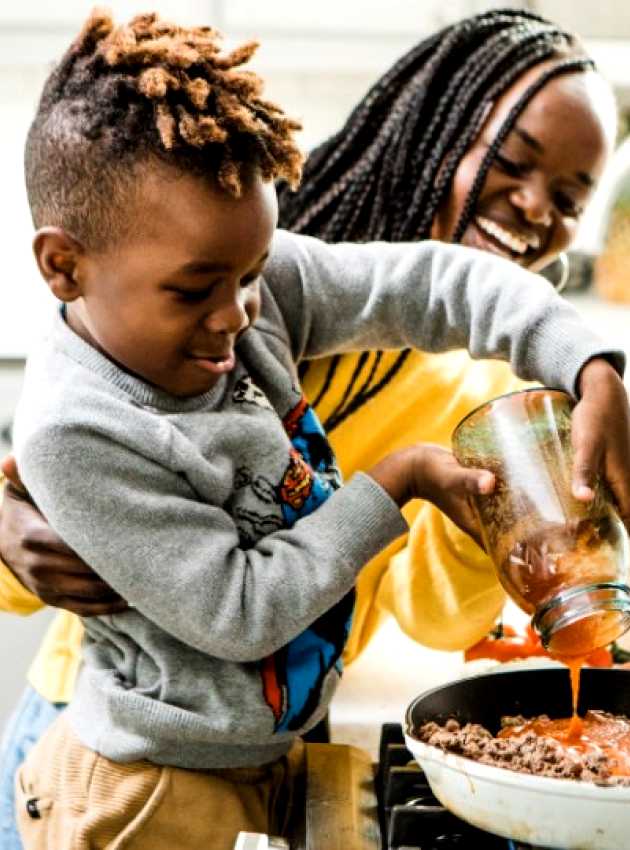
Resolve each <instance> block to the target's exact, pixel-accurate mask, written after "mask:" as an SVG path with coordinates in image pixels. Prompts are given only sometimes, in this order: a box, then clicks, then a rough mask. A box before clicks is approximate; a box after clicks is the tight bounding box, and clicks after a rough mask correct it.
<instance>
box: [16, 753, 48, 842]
mask: <svg viewBox="0 0 630 850" xmlns="http://www.w3.org/2000/svg"><path fill="white" fill-rule="evenodd" d="M53 806H54V799H53V795H52V794H51V793H50V792H47V791H44V790H43V789H41V788H39V787H38V785H37V783H36V782H34V781H33V780H32V779H30V778H29V777H28V770H27V768H26V765H25V764H22V765H20V767H19V768H18V770H17V772H16V774H15V811H16V823H17V827H18V832H19V833H20V838H21V840H22V844H23V845H24V850H50V847H52V845H49V841H48V839H49V829H50V820H51V814H52V809H53Z"/></svg>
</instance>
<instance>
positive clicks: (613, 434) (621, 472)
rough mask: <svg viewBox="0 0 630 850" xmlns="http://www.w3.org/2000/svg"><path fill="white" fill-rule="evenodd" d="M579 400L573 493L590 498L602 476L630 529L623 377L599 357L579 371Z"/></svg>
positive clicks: (629, 426)
mask: <svg viewBox="0 0 630 850" xmlns="http://www.w3.org/2000/svg"><path fill="white" fill-rule="evenodd" d="M578 388H579V391H580V401H579V402H578V404H577V405H576V407H575V409H574V411H573V417H572V431H571V436H572V442H573V449H574V452H575V455H574V464H573V495H574V496H575V497H576V499H580V500H581V501H585V502H588V501H590V500H591V499H592V498H593V496H594V490H593V487H594V485H595V482H596V480H597V479H598V478H600V477H601V478H604V479H605V481H606V483H607V484H608V486H609V488H610V490H611V491H612V494H613V496H614V499H615V502H616V503H617V510H618V511H619V515H620V516H621V519H622V520H623V522H624V525H625V526H626V528H627V529H628V531H630V408H629V407H628V394H627V392H626V389H625V387H624V385H623V382H622V380H621V378H620V377H619V375H618V373H617V372H616V371H615V369H613V367H612V366H611V365H610V364H609V363H608V361H606V360H603V359H601V358H595V359H594V360H591V361H589V362H588V363H587V364H586V366H584V368H583V369H582V371H581V372H580V377H579V387H578Z"/></svg>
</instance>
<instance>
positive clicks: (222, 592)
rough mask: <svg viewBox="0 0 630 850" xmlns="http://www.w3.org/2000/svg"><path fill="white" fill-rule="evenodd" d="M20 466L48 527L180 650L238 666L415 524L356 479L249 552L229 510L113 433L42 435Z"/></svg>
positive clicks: (22, 453)
mask: <svg viewBox="0 0 630 850" xmlns="http://www.w3.org/2000/svg"><path fill="white" fill-rule="evenodd" d="M51 447H54V451H51ZM18 461H19V467H20V473H21V476H22V480H23V481H24V484H25V485H26V486H27V488H28V490H29V492H30V493H31V495H32V496H33V498H34V500H35V502H36V503H37V505H38V507H39V508H40V509H41V510H42V512H43V513H44V515H45V516H46V517H47V518H48V519H49V521H50V523H51V525H52V527H53V528H54V529H55V530H56V531H57V532H58V533H59V534H60V535H61V537H62V538H63V539H64V540H65V541H66V542H67V544H68V545H69V546H70V547H71V548H72V549H73V550H74V551H75V552H76V553H77V554H78V555H79V556H80V557H81V558H82V559H83V560H84V561H85V562H86V563H88V564H89V565H90V566H91V567H92V568H93V569H95V570H96V572H98V573H99V575H101V577H102V578H103V579H105V581H107V582H108V584H110V585H111V587H112V588H113V589H114V590H115V591H117V592H118V593H119V594H120V595H121V596H122V597H123V598H124V599H126V600H127V601H128V602H129V603H130V605H133V606H135V607H136V608H137V609H138V610H139V611H140V612H141V613H142V614H143V615H144V616H146V617H147V618H148V619H150V620H152V621H153V622H155V623H157V624H158V625H159V626H160V627H161V628H163V629H164V630H165V631H166V632H168V633H170V634H171V635H173V636H174V637H176V638H178V639H179V640H181V641H183V642H184V643H186V644H188V645H190V646H193V647H195V648H197V649H199V650H200V651H202V652H207V653H208V654H210V655H213V656H216V657H219V658H225V659H231V660H236V661H253V660H258V659H260V658H263V657H265V656H267V655H269V654H271V653H272V652H274V651H275V650H276V649H278V648H279V647H281V646H283V645H285V644H286V643H287V642H289V641H290V640H291V639H292V638H294V637H295V636H296V635H298V634H300V633H301V632H302V631H303V630H304V629H305V628H306V627H307V626H308V625H310V624H311V623H312V622H313V621H314V620H315V619H317V618H318V617H319V616H320V615H321V614H323V613H324V612H325V611H327V610H329V609H330V608H331V607H332V606H333V605H334V604H335V603H336V602H338V601H339V600H340V599H341V598H342V597H343V596H344V595H345V594H346V593H347V592H348V591H349V590H350V589H351V588H352V587H353V585H354V583H355V580H356V576H357V573H358V572H359V569H360V568H361V566H362V565H363V564H365V563H366V562H367V561H368V560H370V558H372V557H373V556H374V555H375V554H376V553H377V552H378V551H379V550H380V549H381V548H383V547H384V546H385V545H387V543H389V542H390V540H392V539H394V538H395V537H397V536H399V535H400V534H402V533H404V531H406V529H407V526H406V523H405V522H404V520H403V518H402V515H401V513H400V511H399V509H398V507H397V505H396V503H395V502H394V501H393V499H392V498H391V497H390V496H389V495H388V494H387V493H386V492H385V490H384V489H383V488H382V487H381V486H379V484H377V483H376V481H375V480H374V479H373V478H371V477H370V476H368V475H361V474H359V475H357V476H355V478H354V479H353V480H352V481H351V482H350V483H349V484H348V485H347V486H346V487H343V488H342V489H341V490H338V491H337V492H336V493H334V494H333V495H332V496H331V497H330V498H329V499H328V500H327V501H326V502H325V503H324V504H323V505H321V506H320V507H319V508H318V509H317V510H316V511H314V512H313V513H312V514H310V515H309V516H307V517H305V518H303V519H301V520H300V521H298V522H297V523H296V524H295V526H294V527H293V528H291V529H288V530H281V531H277V532H276V533H274V534H270V535H268V536H266V537H264V538H262V539H261V540H260V541H259V542H258V543H257V544H256V545H255V546H253V547H252V548H247V549H245V548H242V547H241V544H240V542H239V536H238V530H237V528H236V526H235V524H234V521H233V520H232V518H231V516H230V515H229V514H228V513H227V512H226V511H225V510H223V509H222V508H221V507H219V506H217V505H212V504H207V503H204V502H201V501H199V500H198V497H197V495H196V494H195V493H194V491H193V490H192V488H191V486H190V484H189V483H188V481H187V480H186V479H185V478H184V476H182V475H181V474H180V473H179V472H178V471H174V470H169V469H167V468H165V467H164V466H162V465H161V464H158V463H156V462H154V461H152V460H151V459H149V458H146V457H142V456H140V455H139V454H138V452H136V451H135V450H133V449H130V448H129V447H128V446H126V445H123V444H121V443H120V442H115V441H114V438H113V437H111V436H110V435H107V436H105V435H103V434H98V433H94V432H93V431H91V430H90V429H89V428H83V427H81V428H78V429H73V428H57V427H51V428H47V429H41V430H40V431H38V434H37V436H36V437H32V438H30V439H28V440H27V441H26V443H25V444H23V445H22V446H20V447H19V454H18ZM95 481H98V487H95V486H94V482H95ZM224 489H225V482H224V481H221V482H220V483H218V484H217V491H218V492H224ZM224 495H225V494H224Z"/></svg>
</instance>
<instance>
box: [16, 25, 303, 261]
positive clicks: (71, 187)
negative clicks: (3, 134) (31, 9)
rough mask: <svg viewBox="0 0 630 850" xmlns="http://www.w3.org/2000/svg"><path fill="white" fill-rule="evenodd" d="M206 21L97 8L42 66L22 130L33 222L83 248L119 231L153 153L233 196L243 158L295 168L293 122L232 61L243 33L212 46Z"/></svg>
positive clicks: (290, 173) (261, 166) (239, 55)
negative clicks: (188, 23) (42, 79)
mask: <svg viewBox="0 0 630 850" xmlns="http://www.w3.org/2000/svg"><path fill="white" fill-rule="evenodd" d="M220 42H221V36H220V34H219V33H218V32H217V31H216V30H214V29H212V28H210V27H195V28H184V27H180V26H177V25H175V24H171V23H167V22H166V21H163V20H161V19H160V18H159V17H158V15H157V14H155V13H148V14H143V15H138V16H136V17H134V18H133V19H132V20H131V21H130V22H129V23H128V24H124V25H121V26H115V25H114V21H113V19H112V16H111V14H110V13H109V12H108V11H106V10H102V9H95V10H94V11H93V12H92V14H91V15H90V17H89V18H88V20H87V21H86V23H85V24H84V26H83V29H82V30H81V32H80V33H79V35H78V37H77V38H76V40H75V41H74V42H73V43H72V45H71V46H70V48H69V49H68V51H67V52H66V54H65V56H64V57H63V58H62V60H61V62H60V63H59V65H58V66H57V67H56V68H55V70H54V71H53V72H52V73H51V75H50V76H49V78H48V80H47V81H46V84H45V86H44V90H43V92H42V96H41V99H40V102H39V106H38V109H37V113H36V115H35V118H34V120H33V123H32V125H31V128H30V131H29V133H28V137H27V141H26V149H25V172H26V187H27V192H28V199H29V204H30V207H31V213H32V216H33V221H34V223H35V226H36V227H41V226H43V225H56V226H59V227H63V228H64V229H65V230H67V231H68V232H69V233H70V234H71V235H72V236H74V237H75V238H76V239H79V240H80V241H81V242H83V243H84V244H85V245H86V246H89V247H91V248H98V247H101V246H103V245H105V244H107V243H109V242H111V241H112V240H115V239H116V238H119V237H120V236H122V235H123V233H125V232H126V229H127V228H128V227H129V226H130V222H129V221H127V220H126V219H125V215H124V211H125V207H126V206H128V204H129V202H130V200H131V199H132V198H133V191H134V186H136V185H137V176H138V167H142V165H146V164H147V163H152V164H157V163H160V162H163V163H165V164H167V165H170V166H173V167H174V168H175V169H176V170H178V171H179V172H182V173H193V174H195V175H199V176H211V177H213V178H214V179H216V181H217V182H218V185H219V186H221V187H222V188H223V189H224V190H225V191H226V192H229V193H230V194H232V195H234V196H237V197H238V196H239V195H240V193H241V190H242V186H243V183H244V181H245V180H246V179H247V176H248V174H250V173H251V170H252V168H257V169H258V170H259V172H260V174H261V175H262V177H263V179H265V180H271V179H277V178H283V179H284V180H286V181H287V182H288V183H289V184H290V185H291V186H294V187H295V186H296V185H297V183H298V182H299V179H300V174H301V167H302V155H301V153H300V151H299V149H298V148H297V146H296V144H295V141H294V139H293V133H294V131H295V130H299V129H300V124H299V123H298V122H296V121H293V120H291V119H290V118H288V117H287V116H286V115H285V114H284V113H283V112H282V110H281V109H280V108H279V107H278V106H276V105H275V104H273V103H270V102H268V101H266V100H263V99H262V98H261V91H262V87H263V83H262V80H261V79H260V78H259V77H258V76H256V75H255V74H254V73H252V72H251V71H243V70H241V69H240V67H239V66H241V65H243V64H244V63H246V62H247V61H248V60H249V59H250V57H251V56H252V54H253V53H254V51H255V50H256V48H257V44H256V42H250V43H247V44H244V45H242V46H241V47H238V48H236V49H235V50H233V51H232V52H230V53H227V54H225V53H221V44H220Z"/></svg>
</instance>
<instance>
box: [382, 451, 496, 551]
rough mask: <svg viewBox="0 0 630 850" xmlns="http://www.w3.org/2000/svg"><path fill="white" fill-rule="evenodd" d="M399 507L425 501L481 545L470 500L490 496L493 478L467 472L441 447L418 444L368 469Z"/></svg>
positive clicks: (475, 471) (482, 471) (483, 472)
mask: <svg viewBox="0 0 630 850" xmlns="http://www.w3.org/2000/svg"><path fill="white" fill-rule="evenodd" d="M369 475H371V476H372V478H374V479H375V480H376V481H377V482H378V483H379V484H380V485H381V486H382V487H383V488H384V489H385V490H386V491H387V492H388V493H389V495H390V496H391V497H392V499H394V501H395V502H396V503H397V504H398V505H400V506H401V507H402V506H403V505H404V504H405V503H406V502H408V501H409V500H410V499H427V500H428V501H430V502H433V504H434V505H435V506H436V507H437V508H439V509H440V510H441V511H442V512H443V513H445V514H446V515H447V516H448V517H450V518H451V519H452V520H453V522H454V523H455V524H456V525H457V526H459V528H461V529H462V531H465V532H466V533H467V534H469V535H470V536H471V537H472V538H473V540H475V541H476V542H477V543H478V544H479V545H480V546H483V544H482V541H481V534H480V530H479V524H478V522H477V519H476V516H475V513H474V511H473V509H472V507H471V499H470V497H471V496H473V495H480V496H481V495H487V494H489V493H492V491H493V490H494V486H495V478H494V475H493V474H492V473H491V472H488V471H487V470H485V469H469V468H467V467H464V466H460V464H459V463H458V462H457V461H456V460H455V457H454V456H453V454H452V453H451V452H449V451H447V450H446V449H444V448H442V447H441V446H435V445H431V444H430V443H420V444H418V445H415V446H410V447H409V448H407V449H401V450H400V451H397V452H393V453H392V454H391V455H388V456H387V457H385V458H383V460H382V461H380V463H378V464H376V466H374V467H372V469H370V470H369Z"/></svg>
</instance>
